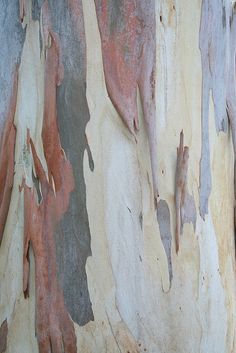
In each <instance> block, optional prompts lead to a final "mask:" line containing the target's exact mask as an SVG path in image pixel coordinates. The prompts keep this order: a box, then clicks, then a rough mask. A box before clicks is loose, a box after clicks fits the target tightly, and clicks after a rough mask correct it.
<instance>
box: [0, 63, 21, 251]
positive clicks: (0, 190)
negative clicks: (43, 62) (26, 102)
mask: <svg viewBox="0 0 236 353" xmlns="http://www.w3.org/2000/svg"><path fill="white" fill-rule="evenodd" d="M17 76H18V68H16V70H15V74H14V79H13V88H12V97H11V99H10V104H9V110H8V114H7V119H6V122H5V126H4V130H3V132H2V136H1V146H0V245H1V241H2V237H3V232H4V228H5V224H6V220H7V215H8V210H9V205H10V200H11V190H12V186H13V176H14V152H15V139H16V128H15V125H14V116H15V110H16V97H17Z"/></svg>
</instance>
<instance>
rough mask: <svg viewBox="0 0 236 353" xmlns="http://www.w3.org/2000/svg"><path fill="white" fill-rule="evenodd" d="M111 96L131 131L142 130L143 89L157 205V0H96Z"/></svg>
mask: <svg viewBox="0 0 236 353" xmlns="http://www.w3.org/2000/svg"><path fill="white" fill-rule="evenodd" d="M95 4H96V10H97V17H98V25H99V30H100V34H101V40H102V54H103V63H104V72H105V80H106V85H107V90H108V94H109V97H110V98H111V100H112V103H113V104H114V106H115V108H116V109H117V111H118V113H119V114H120V117H121V119H122V120H123V122H124V123H125V125H126V126H127V127H128V129H129V130H130V132H131V133H133V134H134V133H135V130H137V129H138V111H137V89H138V88H139V91H140V96H141V101H142V107H143V113H144V119H145V122H146V126H147V132H148V139H149V147H150V154H151V165H152V176H153V188H154V198H155V204H156V202H157V198H158V187H157V141H156V118H155V62H156V22H155V1H154V0H151V1H142V0H138V1H136V2H135V1H131V0H119V1H116V0H112V1H108V0H95Z"/></svg>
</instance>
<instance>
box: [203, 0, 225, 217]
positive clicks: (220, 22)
mask: <svg viewBox="0 0 236 353" xmlns="http://www.w3.org/2000/svg"><path fill="white" fill-rule="evenodd" d="M228 20H229V18H228V11H227V8H226V7H225V6H224V5H223V3H222V1H221V0H213V1H212V0H203V1H202V15H201V25H200V43H199V46H200V50H201V59H202V112H201V124H202V127H201V129H202V147H201V163H200V215H201V217H202V218H203V219H205V215H206V214H207V213H208V199H209V196H210V192H211V173H210V169H211V168H210V167H211V166H210V148H209V100H210V93H211V92H212V99H213V103H214V109H215V124H216V129H217V132H219V131H226V130H227V114H226V104H225V102H226V81H227V71H226V70H227V66H226V65H227V51H226V49H227V27H228V22H229V21H228Z"/></svg>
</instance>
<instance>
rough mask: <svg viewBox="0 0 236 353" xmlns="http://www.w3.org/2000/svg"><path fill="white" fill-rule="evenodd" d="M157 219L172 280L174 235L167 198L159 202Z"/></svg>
mask: <svg viewBox="0 0 236 353" xmlns="http://www.w3.org/2000/svg"><path fill="white" fill-rule="evenodd" d="M157 221H158V224H159V229H160V234H161V240H162V243H163V246H164V249H165V252H166V256H167V261H168V269H169V277H170V282H171V281H172V278H173V271H172V260H171V242H172V235H171V230H170V210H169V207H168V204H167V202H166V201H165V200H160V201H159V202H158V203H157Z"/></svg>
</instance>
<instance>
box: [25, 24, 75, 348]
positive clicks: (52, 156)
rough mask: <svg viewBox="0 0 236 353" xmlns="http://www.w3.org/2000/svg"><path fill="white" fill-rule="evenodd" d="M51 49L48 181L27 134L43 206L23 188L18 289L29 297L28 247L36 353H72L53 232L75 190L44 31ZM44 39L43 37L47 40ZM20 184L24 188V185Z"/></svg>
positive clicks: (56, 61)
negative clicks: (63, 144)
mask: <svg viewBox="0 0 236 353" xmlns="http://www.w3.org/2000/svg"><path fill="white" fill-rule="evenodd" d="M44 33H46V34H48V36H49V37H50V39H49V43H50V48H48V49H47V51H46V66H45V98H44V104H45V105H44V120H43V128H42V140H43V148H44V154H45V158H46V162H47V168H48V176H47V175H46V173H45V171H44V170H43V167H42V165H41V162H40V160H39V158H38V156H37V153H36V150H35V147H34V144H33V142H32V140H31V139H30V136H29V134H30V132H29V131H28V146H29V144H30V146H31V151H32V155H33V161H34V166H35V171H36V177H37V178H38V180H39V183H40V189H41V194H42V201H41V202H40V204H38V202H37V192H36V190H35V189H34V190H31V189H30V188H29V187H28V186H27V185H24V205H25V222H24V234H25V236H24V261H23V269H24V272H23V290H24V294H25V297H27V296H28V293H29V290H28V280H29V256H28V252H29V246H30V244H32V248H33V252H34V257H35V288H36V334H37V339H38V345H39V352H40V353H48V352H52V353H63V352H64V351H65V352H68V353H76V351H77V349H76V336H75V330H74V325H73V322H72V320H71V319H70V317H69V314H68V312H67V310H66V307H65V304H64V297H63V292H62V290H61V288H60V285H59V282H58V280H57V261H56V247H55V231H56V227H57V225H58V223H59V222H60V220H61V218H62V216H63V215H64V214H65V212H66V211H67V209H68V206H69V199H70V193H71V191H72V190H73V188H74V179H73V171H72V167H71V164H70V162H69V161H68V160H67V159H66V156H65V153H64V151H63V150H62V147H61V143H60V136H59V132H58V127H57V111H56V87H57V85H58V84H60V82H61V80H62V72H63V70H62V67H61V61H60V50H59V39H58V36H57V35H56V33H54V32H53V31H52V30H51V29H50V28H46V31H44ZM46 40H47V38H46ZM24 184H25V183H24Z"/></svg>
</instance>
